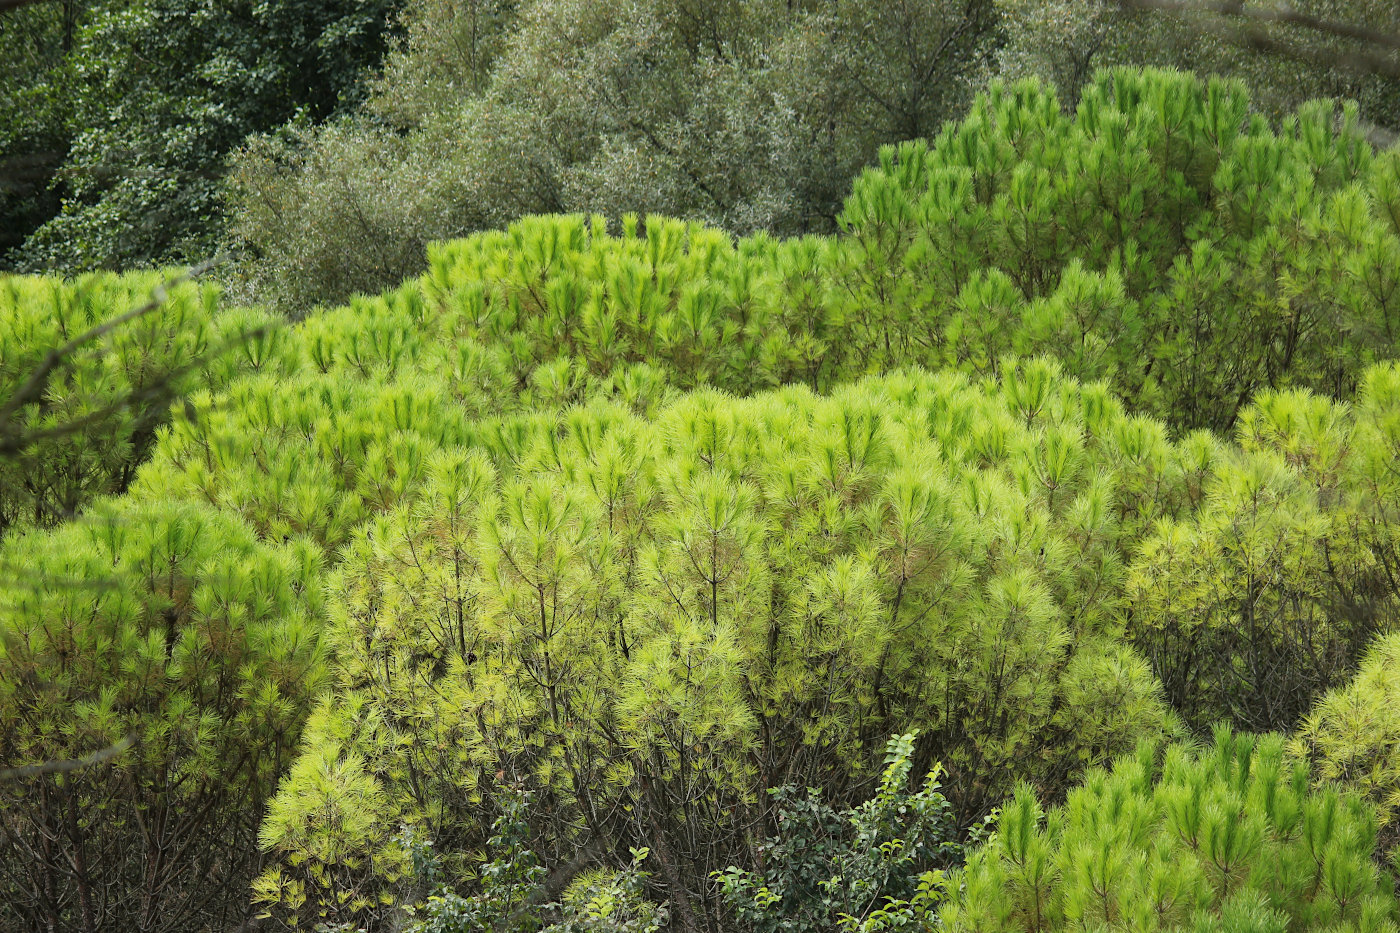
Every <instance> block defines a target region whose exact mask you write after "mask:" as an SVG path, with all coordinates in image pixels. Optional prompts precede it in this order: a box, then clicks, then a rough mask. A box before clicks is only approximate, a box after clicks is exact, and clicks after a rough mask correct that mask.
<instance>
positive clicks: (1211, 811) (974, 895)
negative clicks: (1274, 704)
mask: <svg viewBox="0 0 1400 933" xmlns="http://www.w3.org/2000/svg"><path fill="white" fill-rule="evenodd" d="M1375 842H1376V822H1375V815H1374V814H1373V813H1372V811H1371V809H1370V808H1369V807H1368V806H1366V805H1365V804H1364V803H1363V802H1362V801H1361V800H1360V798H1358V797H1356V796H1354V795H1349V794H1342V793H1338V792H1337V791H1335V790H1330V789H1327V790H1320V791H1313V790H1310V788H1309V786H1308V776H1307V770H1306V767H1305V766H1303V765H1302V764H1300V763H1298V762H1291V761H1289V760H1287V759H1286V758H1285V756H1284V740H1283V739H1282V737H1280V736H1278V735H1276V734H1271V735H1265V736H1261V737H1259V738H1255V737H1253V736H1250V735H1234V734H1232V733H1231V732H1230V731H1229V730H1228V729H1220V730H1217V732H1216V734H1215V740H1214V743H1213V744H1208V745H1207V746H1205V747H1204V748H1201V749H1192V748H1189V747H1186V746H1182V745H1172V746H1169V747H1168V748H1167V749H1166V750H1165V752H1160V751H1158V750H1156V749H1154V747H1153V746H1152V745H1151V744H1147V743H1144V744H1143V746H1142V747H1141V748H1140V749H1139V751H1138V753H1137V754H1136V755H1127V756H1124V757H1123V758H1121V759H1119V760H1118V761H1117V762H1116V763H1115V764H1114V766H1113V768H1112V769H1111V770H1095V771H1093V772H1091V773H1090V774H1089V775H1088V776H1087V777H1086V778H1085V780H1084V783H1083V784H1082V785H1081V786H1080V787H1077V788H1075V789H1074V790H1073V791H1071V792H1070V794H1069V798H1068V800H1067V801H1066V802H1065V804H1064V806H1062V807H1057V808H1056V809H1054V810H1052V811H1051V812H1050V813H1049V814H1048V816H1047V815H1046V814H1045V813H1043V812H1042V810H1041V806H1040V803H1039V801H1038V800H1037V799H1036V795H1035V792H1034V791H1033V790H1032V788H1030V787H1029V786H1027V785H1024V784H1023V785H1021V786H1020V787H1018V789H1017V791H1016V795H1015V799H1014V800H1013V801H1011V802H1009V803H1008V804H1007V805H1006V806H1005V807H1004V808H1003V809H1002V811H1001V815H1000V819H999V822H998V826H997V830H996V833H995V834H994V835H993V836H992V838H991V839H989V840H988V842H987V843H986V844H985V845H984V846H983V847H982V848H980V849H978V850H977V851H975V852H974V853H973V854H972V855H971V856H970V857H969V859H968V862H967V865H966V867H965V868H964V869H962V870H961V871H959V872H956V873H954V874H953V875H952V876H951V877H950V878H949V881H948V891H949V902H948V903H947V904H946V905H945V906H944V908H943V911H942V914H941V920H942V929H944V930H947V931H948V933H971V931H977V933H1003V931H1006V933H1010V931H1024V933H1039V931H1053V930H1094V931H1105V933H1106V931H1109V930H1135V931H1144V933H1151V931H1158V930H1161V931H1196V933H1296V931H1302V930H1319V931H1321V930H1327V931H1336V933H1343V931H1348V933H1363V931H1364V933H1392V931H1394V930H1395V929H1396V925H1395V919H1396V918H1395V910H1396V908H1395V901H1394V898H1393V894H1392V891H1391V886H1390V881H1389V879H1388V878H1385V877H1382V875H1381V872H1380V870H1379V868H1378V867H1377V865H1376V864H1375V863H1374V862H1373V861H1372V855H1373V853H1374V848H1375Z"/></svg>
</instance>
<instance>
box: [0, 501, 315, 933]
mask: <svg viewBox="0 0 1400 933" xmlns="http://www.w3.org/2000/svg"><path fill="white" fill-rule="evenodd" d="M4 557H5V560H6V562H7V564H8V565H9V566H19V567H23V568H24V573H23V574H15V573H6V574H5V575H4V578H3V580H4V582H3V584H0V721H3V722H4V723H5V729H4V730H3V732H0V761H4V762H6V763H11V762H13V763H16V764H20V763H33V762H45V761H52V760H55V759H59V760H63V759H73V758H80V757H83V756H85V755H87V754H89V753H91V752H93V751H97V750H101V749H104V748H108V747H110V746H112V745H114V744H115V743H118V742H119V741H121V740H123V739H124V738H128V737H130V738H131V739H133V740H134V741H135V745H134V746H133V747H132V748H131V749H130V750H129V751H127V752H125V753H124V754H122V755H120V756H118V757H117V758H116V759H115V760H113V761H112V762H111V763H109V764H106V765H103V766H94V767H89V768H82V769H78V770H75V771H60V772H57V773H49V774H42V775H39V776H35V777H26V778H8V779H6V780H4V781H3V782H0V826H3V833H0V926H4V927H6V928H7V929H61V930H68V929H84V930H99V929H108V930H116V929H127V930H135V929H146V930H162V931H178V930H189V929H199V928H228V927H230V926H237V925H238V924H239V922H241V920H242V918H243V917H244V916H245V914H246V910H247V908H246V904H247V898H246V895H244V894H243V891H244V890H245V886H246V885H247V883H248V881H249V877H250V875H251V874H252V873H253V872H254V871H255V870H256V866H257V865H258V862H259V861H260V860H259V858H258V856H257V853H256V849H255V842H256V834H257V829H258V820H259V817H260V814H261V812H262V802H263V799H264V798H265V796H266V795H267V794H269V793H270V792H271V790H272V788H273V782H274V781H275V779H276V777H277V775H278V774H279V773H281V771H282V769H283V768H284V767H285V766H286V764H287V762H288V761H289V760H290V755H291V753H292V751H293V747H294V745H295V743H296V740H297V737H298V736H299V734H300V731H301V724H302V722H303V721H304V720H305V717H306V715H307V712H308V708H309V705H310V704H311V702H312V700H313V698H314V697H316V696H317V695H318V694H319V693H320V692H321V689H322V685H323V683H324V679H325V674H326V667H325V663H324V657H323V655H322V652H321V648H320V638H319V632H318V629H319V626H318V625H317V624H316V623H315V619H316V617H317V616H318V614H319V612H320V609H319V606H320V603H321V600H322V591H321V589H320V587H319V585H318V584H319V581H320V574H321V572H322V567H321V565H320V560H319V556H318V555H317V552H316V551H315V549H314V548H312V547H309V546H307V545H306V544H305V543H304V542H300V541H292V542H289V543H288V544H286V545H275V546H274V545H268V544H264V543H261V542H259V541H258V540H257V538H256V537H255V536H254V534H253V533H252V531H251V530H250V529H249V528H248V527H247V526H246V525H245V524H243V523H242V522H240V521H238V520H237V519H236V518H234V517H232V516H230V515H227V514H222V513H220V512H217V511H215V510H213V509H211V508H209V507H207V506H198V505H194V504H180V503H169V502H155V503H150V502H146V503H143V502H133V501H130V500H126V501H119V502H104V503H101V504H99V505H98V506H95V507H94V508H93V509H92V510H91V511H90V512H89V514H88V515H87V516H85V518H84V520H83V521H81V522H72V523H69V524H67V525H65V526H63V527H62V528H61V529H59V530H57V531H54V532H51V533H48V534H33V533H31V534H28V535H18V536H15V537H13V538H12V539H10V541H9V542H8V543H7V546H6V548H5V551H4Z"/></svg>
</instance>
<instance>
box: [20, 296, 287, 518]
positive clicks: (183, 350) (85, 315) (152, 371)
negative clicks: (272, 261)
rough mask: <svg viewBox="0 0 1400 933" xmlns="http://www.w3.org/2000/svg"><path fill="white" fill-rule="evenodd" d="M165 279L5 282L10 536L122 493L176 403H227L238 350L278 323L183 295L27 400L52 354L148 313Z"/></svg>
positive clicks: (70, 363) (103, 341) (85, 350)
mask: <svg viewBox="0 0 1400 933" xmlns="http://www.w3.org/2000/svg"><path fill="white" fill-rule="evenodd" d="M168 278H169V276H167V275H160V274H132V275H124V276H111V275H91V276H86V277H83V278H80V279H76V280H73V281H64V280H60V279H57V278H38V277H26V276H12V277H9V278H5V279H3V280H0V411H4V410H5V408H6V407H7V406H9V405H11V404H12V403H21V402H22V404H19V406H18V407H17V408H16V409H15V411H14V412H13V413H12V414H11V415H10V416H9V417H8V418H5V417H4V416H0V445H4V446H5V453H4V455H3V456H0V536H3V535H4V533H5V532H6V530H7V529H9V528H10V527H12V526H16V525H18V526H21V527H22V526H28V525H51V524H54V523H55V522H58V521H61V520H63V519H65V518H68V517H69V516H71V515H73V514H74V513H76V512H77V511H78V510H79V509H81V508H82V507H83V506H84V505H86V504H87V503H88V502H90V501H91V500H92V499H93V498H95V497H96V496H99V495H103V494H111V493H120V492H122V491H124V490H125V489H126V487H127V485H128V484H129V483H130V482H131V480H132V478H133V476H134V475H135V473H136V468H137V467H138V466H140V464H141V463H142V462H144V460H145V459H146V456H147V455H148V453H149V451H150V447H151V444H152V443H153V441H154V438H155V434H156V430H157V428H159V427H160V425H162V424H164V423H165V422H166V421H167V420H168V413H169V408H170V403H171V400H172V399H174V398H177V397H179V396H180V395H181V394H183V393H185V392H189V391H192V390H194V389H197V388H206V389H209V390H214V391H217V390H218V389H220V388H222V387H223V386H224V385H226V384H227V383H228V382H229V380H230V379H232V378H233V377H234V376H235V375H236V374H237V373H238V371H239V370H240V368H241V357H240V355H239V348H238V343H239V341H240V340H241V338H242V337H243V336H244V335H247V334H251V333H254V332H256V331H257V330H259V329H261V328H266V327H268V326H269V325H271V324H272V323H273V322H272V320H271V319H269V318H267V317H265V316H263V315H258V314H254V313H246V312H234V313H228V314H222V313H220V311H219V309H218V301H219V293H218V290H217V289H215V288H213V287H210V286H198V287H197V286H195V285H190V284H182V285H178V286H173V287H171V288H169V289H166V290H165V296H164V300H162V301H161V302H160V303H159V306H158V307H156V308H155V309H154V310H153V311H151V312H150V313H149V314H145V315H143V316H141V317H139V318H137V319H135V320H132V321H129V322H127V323H125V324H122V325H120V326H118V327H116V328H115V329H113V330H112V331H110V332H109V333H107V334H105V335H104V336H102V337H100V338H98V339H97V340H94V341H92V342H89V343H85V344H83V345H81V346H78V347H76V348H74V349H73V350H72V352H70V353H68V354H66V355H65V356H64V357H63V358H62V359H61V360H60V361H59V363H58V365H57V367H56V368H55V369H54V370H53V372H52V373H51V374H50V375H49V377H48V379H47V381H45V382H43V383H42V384H39V385H37V386H35V388H36V389H37V391H36V392H34V393H32V395H26V397H24V398H20V395H21V392H22V390H24V389H25V387H26V386H27V385H28V384H29V383H30V380H31V378H32V377H33V376H34V375H35V372H36V371H37V370H38V369H39V368H40V367H41V365H42V364H43V363H44V361H45V357H46V356H47V354H48V353H49V352H50V351H52V350H55V349H57V348H58V347H60V346H62V345H64V344H66V343H68V342H69V341H71V340H73V339H74V338H76V337H78V336H79V335H81V334H83V333H85V332H86V331H88V330H89V329H91V328H94V327H98V326H100V325H103V324H105V323H107V322H109V321H112V320H113V319H114V318H117V317H118V316H120V315H122V314H125V313H127V312H129V311H133V310H135V309H138V308H140V307H142V306H144V305H146V304H147V302H149V301H150V300H151V298H152V294H153V292H154V290H155V289H156V288H157V287H158V286H160V285H161V284H162V282H163V281H164V280H165V279H168Z"/></svg>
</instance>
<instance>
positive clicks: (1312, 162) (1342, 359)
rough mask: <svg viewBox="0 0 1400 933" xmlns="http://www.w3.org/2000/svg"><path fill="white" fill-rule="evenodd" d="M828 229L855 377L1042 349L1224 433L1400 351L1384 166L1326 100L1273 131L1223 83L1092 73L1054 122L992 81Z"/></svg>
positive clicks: (889, 155)
mask: <svg viewBox="0 0 1400 933" xmlns="http://www.w3.org/2000/svg"><path fill="white" fill-rule="evenodd" d="M841 221H842V226H843V229H844V230H845V231H846V236H845V238H844V247H845V248H844V249H843V250H842V251H841V255H842V256H843V257H846V258H847V259H848V262H849V264H848V266H847V267H846V268H845V269H844V270H843V272H842V273H841V275H840V276H839V277H838V282H839V283H840V287H841V289H842V290H843V291H844V292H845V293H847V294H849V296H850V298H851V301H850V303H849V304H847V305H846V307H847V308H849V309H850V312H849V314H847V315H846V316H845V317H846V319H847V321H848V326H850V327H852V328H853V333H852V334H851V336H850V337H849V338H848V341H849V342H850V343H853V344H854V345H855V346H857V347H859V348H860V349H859V351H858V352H859V353H861V354H862V355H865V356H866V360H865V362H864V365H865V366H866V367H878V366H884V365H889V364H890V361H892V360H893V361H898V362H910V361H914V360H917V361H918V362H921V363H923V364H924V365H927V366H930V367H936V366H943V365H956V366H960V367H972V368H973V369H974V370H978V371H983V370H986V369H988V368H991V367H994V366H995V364H996V361H997V360H998V359H999V358H1000V356H1001V355H1002V354H1003V353H1006V352H1018V353H1023V354H1034V353H1048V354H1051V355H1053V356H1055V357H1056V358H1058V359H1059V360H1060V361H1061V363H1062V365H1064V367H1065V369H1066V371H1067V372H1069V373H1071V374H1073V375H1076V376H1078V377H1080V378H1085V379H1097V378H1107V379H1110V380H1111V381H1112V382H1113V385H1114V387H1115V389H1116V390H1117V391H1119V392H1120V394H1122V395H1123V397H1124V398H1125V399H1127V400H1128V401H1129V402H1130V403H1131V404H1132V406H1133V407H1134V408H1135V409H1138V410H1142V411H1146V412H1150V413H1153V414H1156V415H1157V416H1158V417H1161V418H1163V419H1166V420H1168V421H1169V422H1170V423H1172V424H1173V425H1177V426H1184V427H1208V428H1215V429H1226V428H1228V427H1230V425H1231V424H1232V423H1233V421H1234V418H1235V416H1236V414H1237V412H1238V411H1239V409H1240V408H1241V407H1243V406H1244V405H1245V404H1246V403H1247V402H1248V400H1249V398H1250V396H1251V395H1252V394H1253V393H1255V392H1257V391H1260V390H1264V389H1281V388H1285V387H1309V388H1313V389H1315V390H1318V391H1320V392H1324V393H1327V394H1330V395H1334V396H1337V397H1346V396H1348V395H1349V394H1350V393H1351V391H1352V390H1353V388H1354V387H1355V383H1356V379H1357V377H1358V375H1359V373H1360V372H1361V370H1362V368H1364V365H1365V363H1366V362H1367V361H1368V360H1374V359H1383V358H1389V357H1393V356H1394V355H1395V353H1396V342H1397V339H1400V238H1398V237H1397V233H1400V154H1398V153H1395V152H1387V153H1382V154H1374V153H1373V151H1372V149H1371V147H1370V145H1369V143H1367V142H1366V140H1365V139H1364V138H1363V137H1362V136H1361V134H1360V133H1359V132H1358V130H1357V129H1356V127H1355V119H1354V113H1353V111H1351V110H1350V109H1346V110H1344V111H1343V113H1342V115H1341V117H1340V121H1339V119H1338V116H1337V114H1336V112H1335V108H1334V107H1333V106H1331V105H1330V104H1328V105H1324V104H1313V105H1308V106H1305V107H1303V108H1301V109H1300V110H1299V111H1298V112H1297V113H1296V115H1294V116H1292V117H1290V118H1288V119H1287V120H1285V121H1284V123H1283V124H1282V126H1281V127H1280V128H1279V129H1278V130H1275V129H1273V128H1271V127H1270V125H1269V124H1268V123H1267V122H1266V121H1265V120H1263V119H1262V118H1260V117H1258V116H1251V115H1250V113H1249V98H1248V96H1247V95H1246V93H1245V91H1244V89H1243V87H1242V86H1241V85H1240V84H1238V83H1234V82H1227V81H1223V80H1219V79H1214V80H1211V81H1209V82H1203V81H1201V80H1199V79H1197V78H1195V77H1191V76H1188V75H1183V74H1179V73H1175V72H1170V71H1154V70H1146V71H1138V70H1131V69H1118V70H1113V71H1107V72H1102V73H1100V74H1099V75H1098V76H1097V77H1096V79H1095V80H1094V81H1093V82H1092V83H1091V84H1090V85H1089V86H1087V87H1086V88H1085V90H1084V92H1083V95H1082V99H1081V101H1080V103H1079V106H1078V108H1077V109H1076V110H1075V111H1074V112H1073V113H1066V112H1064V111H1063V110H1062V108H1061V106H1060V104H1059V103H1058V101H1057V100H1056V98H1055V96H1054V94H1053V93H1052V92H1051V91H1049V90H1047V89H1046V88H1045V87H1043V86H1041V85H1040V84H1038V83H1036V82H1034V81H1027V82H1020V83H1016V84H1012V85H1000V84H995V85H993V86H992V88H991V90H990V91H988V92H987V93H986V94H983V95H982V96H980V97H979V98H978V99H977V101H976V102H975V103H974V105H973V107H972V110H971V113H970V114H969V115H968V117H967V118H966V119H965V120H962V121H961V122H959V123H954V124H948V125H947V126H946V127H945V128H944V130H943V132H942V133H940V134H939V136H938V137H937V138H936V139H935V140H933V141H932V142H930V143H928V144H924V143H922V142H915V143H909V144H905V145H902V146H900V147H898V148H896V149H888V150H885V151H884V152H883V153H882V156H881V164H880V166H879V167H878V168H874V169H871V170H869V171H867V172H866V173H865V174H864V175H863V176H862V177H861V178H859V179H858V180H857V181H856V183H855V188H854V191H853V193H852V195H851V197H850V199H849V200H848V201H847V203H846V207H845V211H844V212H843V214H842V217H841Z"/></svg>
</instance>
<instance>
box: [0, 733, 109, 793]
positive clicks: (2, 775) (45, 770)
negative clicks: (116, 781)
mask: <svg viewBox="0 0 1400 933" xmlns="http://www.w3.org/2000/svg"><path fill="white" fill-rule="evenodd" d="M135 744H136V733H134V732H133V733H131V734H130V735H128V736H127V737H126V738H124V739H122V740H121V741H120V742H117V743H116V744H114V745H108V746H107V747H106V748H103V749H99V750H98V751H95V752H93V753H92V754H91V755H85V756H83V757H82V758H68V759H65V760H63V761H45V762H43V763H42V764H37V765H24V766H23V767H19V768H3V769H0V781H15V780H19V779H20V778H28V777H37V776H39V775H41V774H57V773H60V772H65V771H77V770H78V769H79V768H89V767H91V766H93V765H100V764H102V763H103V762H107V761H111V760H112V759H113V758H116V757H117V756H118V755H120V754H122V753H123V752H125V751H126V750H127V749H129V748H131V747H132V746H133V745H135Z"/></svg>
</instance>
